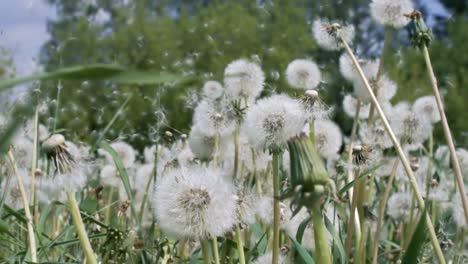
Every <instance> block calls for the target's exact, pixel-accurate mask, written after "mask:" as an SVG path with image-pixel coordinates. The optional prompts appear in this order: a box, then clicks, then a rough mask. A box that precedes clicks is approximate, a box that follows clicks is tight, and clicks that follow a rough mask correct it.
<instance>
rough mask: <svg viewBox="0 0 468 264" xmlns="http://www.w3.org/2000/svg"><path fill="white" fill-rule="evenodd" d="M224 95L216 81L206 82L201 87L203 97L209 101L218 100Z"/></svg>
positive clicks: (221, 87) (222, 89)
mask: <svg viewBox="0 0 468 264" xmlns="http://www.w3.org/2000/svg"><path fill="white" fill-rule="evenodd" d="M223 93H224V88H223V86H222V85H221V84H220V83H219V82H217V81H207V82H205V84H204V85H203V96H205V97H206V98H209V99H211V100H216V99H218V98H220V97H221V96H222V95H223Z"/></svg>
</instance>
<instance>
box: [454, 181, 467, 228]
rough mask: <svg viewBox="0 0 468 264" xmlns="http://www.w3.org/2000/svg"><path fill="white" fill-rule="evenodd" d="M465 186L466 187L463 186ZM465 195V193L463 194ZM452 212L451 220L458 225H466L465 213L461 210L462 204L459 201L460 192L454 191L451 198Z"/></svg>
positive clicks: (464, 226) (462, 226) (463, 226)
mask: <svg viewBox="0 0 468 264" xmlns="http://www.w3.org/2000/svg"><path fill="white" fill-rule="evenodd" d="M465 188H466V187H465ZM465 195H466V194H465ZM452 201H453V202H452V212H453V220H454V221H455V224H456V225H457V226H458V227H461V228H466V227H467V226H468V225H467V223H466V219H465V214H464V211H463V205H462V202H461V197H460V193H458V192H457V193H456V194H455V195H454V196H453V198H452Z"/></svg>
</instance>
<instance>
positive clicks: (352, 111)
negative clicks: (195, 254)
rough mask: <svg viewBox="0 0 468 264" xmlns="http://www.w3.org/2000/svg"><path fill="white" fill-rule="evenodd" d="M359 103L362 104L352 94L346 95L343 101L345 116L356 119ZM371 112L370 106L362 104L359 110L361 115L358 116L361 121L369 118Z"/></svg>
mask: <svg viewBox="0 0 468 264" xmlns="http://www.w3.org/2000/svg"><path fill="white" fill-rule="evenodd" d="M359 103H360V102H359V101H358V100H357V99H356V98H355V97H354V96H352V95H350V94H348V95H346V96H345V97H344V99H343V110H344V112H345V114H346V115H347V116H348V117H350V118H354V116H355V115H356V110H357V107H358V104H359ZM369 111H370V105H369V104H362V103H361V107H360V108H359V114H358V116H359V119H366V118H368V117H369Z"/></svg>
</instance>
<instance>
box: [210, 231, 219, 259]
mask: <svg viewBox="0 0 468 264" xmlns="http://www.w3.org/2000/svg"><path fill="white" fill-rule="evenodd" d="M212 243H213V255H214V261H215V264H219V250H218V238H217V237H213V240H212Z"/></svg>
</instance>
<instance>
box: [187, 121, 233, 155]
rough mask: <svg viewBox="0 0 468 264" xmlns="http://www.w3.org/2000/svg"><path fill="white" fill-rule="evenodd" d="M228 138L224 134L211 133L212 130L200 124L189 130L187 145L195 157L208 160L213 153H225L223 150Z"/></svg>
mask: <svg viewBox="0 0 468 264" xmlns="http://www.w3.org/2000/svg"><path fill="white" fill-rule="evenodd" d="M217 137H218V138H217ZM228 138H229V137H228V136H226V135H222V134H219V135H216V134H214V135H213V133H212V131H208V130H206V129H204V128H202V127H200V126H194V127H192V129H191V130H190V134H189V138H188V145H189V147H190V150H191V151H192V152H193V154H194V156H195V157H196V158H198V159H200V160H202V161H206V160H210V159H211V158H212V157H213V155H215V154H216V155H218V156H220V155H221V156H222V155H224V154H225V151H224V150H225V149H226V148H227V144H226V143H227V142H226V141H227V140H228ZM216 140H218V142H216ZM216 143H217V144H216Z"/></svg>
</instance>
